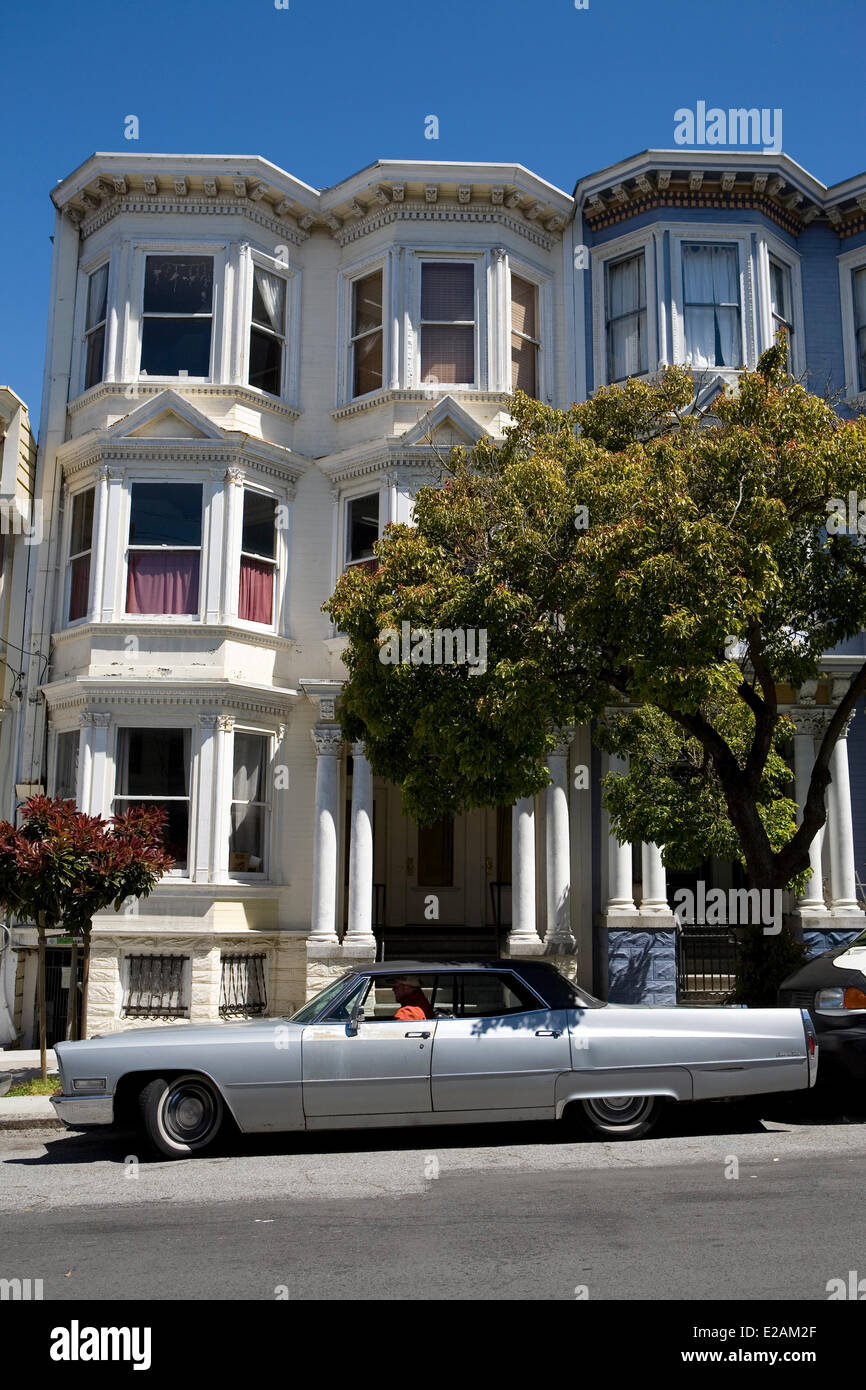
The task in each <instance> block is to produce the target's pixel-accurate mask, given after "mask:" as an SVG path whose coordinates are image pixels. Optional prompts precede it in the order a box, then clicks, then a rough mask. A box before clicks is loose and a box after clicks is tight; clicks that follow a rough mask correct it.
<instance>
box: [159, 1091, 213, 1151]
mask: <svg viewBox="0 0 866 1390" xmlns="http://www.w3.org/2000/svg"><path fill="white" fill-rule="evenodd" d="M163 1122H164V1124H165V1128H166V1131H167V1132H168V1134H169V1136H170V1137H171V1138H172V1139H174V1140H175V1142H176V1143H179V1144H201V1143H203V1142H204V1140H205V1139H207V1137H208V1135H209V1134H210V1132H211V1130H212V1129H213V1127H214V1124H215V1123H216V1108H215V1106H214V1102H213V1097H212V1096H211V1094H210V1091H209V1090H208V1089H207V1087H206V1086H204V1085H203V1084H201V1083H200V1082H197V1081H184V1082H182V1083H181V1084H180V1085H178V1086H174V1087H172V1088H171V1089H170V1090H169V1092H168V1094H167V1095H166V1098H165V1103H164V1105H163Z"/></svg>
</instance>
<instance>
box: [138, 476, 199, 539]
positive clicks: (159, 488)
mask: <svg viewBox="0 0 866 1390" xmlns="http://www.w3.org/2000/svg"><path fill="white" fill-rule="evenodd" d="M201 500H202V499H201V486H200V484H198V483H167V484H166V483H133V485H132V504H131V507H130V512H129V543H130V545H186V546H189V545H200V544H201Z"/></svg>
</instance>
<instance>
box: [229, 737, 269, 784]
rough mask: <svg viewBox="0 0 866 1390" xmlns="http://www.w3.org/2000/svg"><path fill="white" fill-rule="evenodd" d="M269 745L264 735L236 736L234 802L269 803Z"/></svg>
mask: <svg viewBox="0 0 866 1390" xmlns="http://www.w3.org/2000/svg"><path fill="white" fill-rule="evenodd" d="M269 743H270V739H269V738H268V737H267V736H266V735H264V734H244V733H236V734H235V736H234V745H235V747H234V772H233V782H232V800H233V801H267V799H268V798H267V768H268V744H269Z"/></svg>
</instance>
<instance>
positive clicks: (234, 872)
mask: <svg viewBox="0 0 866 1390" xmlns="http://www.w3.org/2000/svg"><path fill="white" fill-rule="evenodd" d="M238 734H254V735H255V736H256V738H263V739H265V742H266V746H267V768H266V773H265V776H266V779H267V787H268V790H269V792H270V799H269V800H267V801H253V802H251V803H249V802H248V803H244V804H245V805H253V806H264V808H265V811H266V815H265V830H264V845H263V846H262V850H263V853H262V868H261V871H260V872H259V871H256V870H251V869H247V870H241V869H231V868H228V867H227V875H228V882H230V883H270V881H271V841H272V839H273V825H274V800H273V793H274V777H273V771H274V758H275V757H276V749H277V739H276V735H275V734H274V731H273V729H265V728H262V727H261V725H256V724H244V723H243V722H241V721H239V720H238V721H236V722H235V725H234V728H233V730H232V736H231V752H230V753H229V756H228V758H227V763H228V767H229V773H230V775H229V779H228V808H227V812H226V818H225V825H226V847H225V856H226V859H225V862H226V866H228V864H229V860H230V857H231V840H232V807H233V806H234V804H235V798H234V795H233V792H234V776H235V738H236V736H237V735H238Z"/></svg>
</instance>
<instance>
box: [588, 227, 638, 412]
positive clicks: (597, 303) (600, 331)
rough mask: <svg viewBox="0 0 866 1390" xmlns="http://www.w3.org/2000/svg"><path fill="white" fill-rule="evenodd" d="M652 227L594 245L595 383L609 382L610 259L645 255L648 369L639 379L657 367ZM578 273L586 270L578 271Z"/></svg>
mask: <svg viewBox="0 0 866 1390" xmlns="http://www.w3.org/2000/svg"><path fill="white" fill-rule="evenodd" d="M655 241H656V238H655V236H654V235H653V228H652V227H648V228H645V229H644V230H642V231H639V232H629V233H627V235H625V236H621V237H616V238H614V240H613V241H606V242H604V243H603V244H602V245H600V246H593V247H592V249H591V252H590V258H591V265H592V306H593V312H592V318H593V324H592V333H593V371H592V375H593V384H594V387H595V388H596V389H597V388H598V387H599V386H609V385H610V382H609V381H608V374H607V323H606V319H607V314H606V310H605V305H606V303H607V266H608V263H609V262H610V261H621V260H625V259H626V258H628V257H630V256H636V255H639V254H640V253H641V252H643V256H644V281H645V284H646V323H647V371H646V372H641V373H640V375H639V377H638V379H639V380H640V379H645V378H646V377H649V376H651V375H652V373H653V372H654V371H655V370H656V367H657V364H658V361H659V345H658V300H659V295H658V289H657V285H658V277H657V275H656V256H655ZM574 273H575V275H582V274H584V272H583V271H575V272H574Z"/></svg>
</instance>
